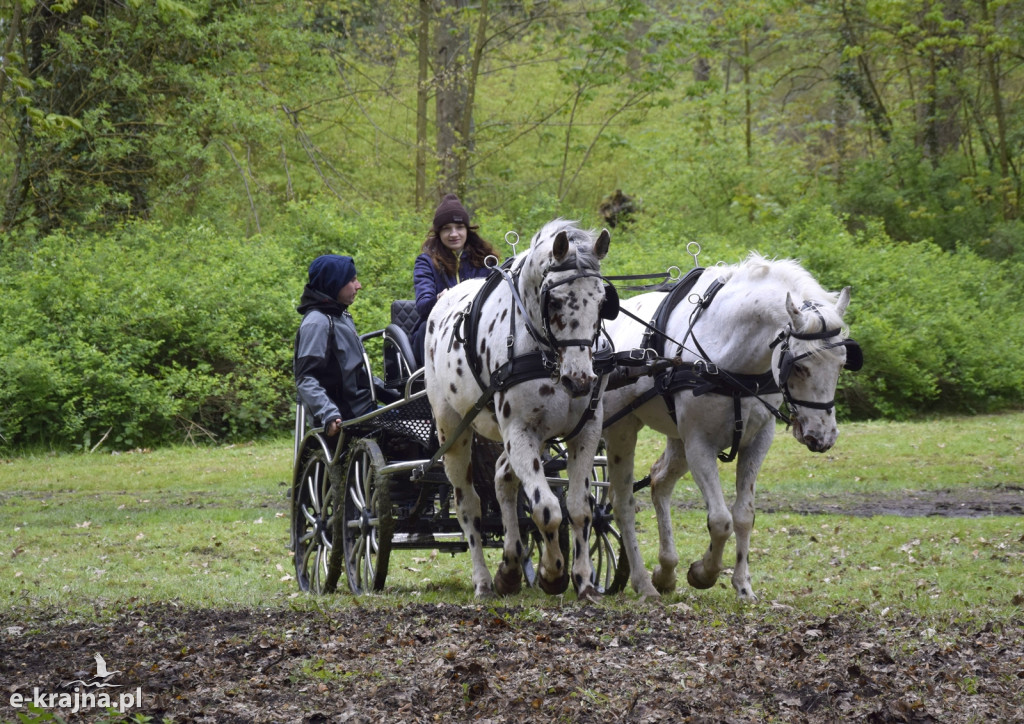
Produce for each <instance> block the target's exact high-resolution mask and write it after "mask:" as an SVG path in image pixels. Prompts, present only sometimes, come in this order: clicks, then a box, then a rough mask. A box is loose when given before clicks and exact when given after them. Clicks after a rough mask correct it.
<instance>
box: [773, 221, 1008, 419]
mask: <svg viewBox="0 0 1024 724" xmlns="http://www.w3.org/2000/svg"><path fill="white" fill-rule="evenodd" d="M787 221H788V222H789V223H788V225H787V226H786V227H785V228H780V232H781V234H783V235H784V236H785V237H787V238H788V239H791V241H790V242H786V241H781V240H780V243H779V247H780V248H785V249H787V252H786V253H789V254H792V255H794V256H796V257H798V258H800V259H802V260H803V262H804V264H805V266H806V267H807V268H808V269H810V270H811V271H812V273H814V274H815V275H816V276H817V277H818V279H819V281H822V282H823V284H824V285H825V286H826V287H827V288H831V289H839V288H840V287H842V286H846V285H851V286H852V287H853V297H852V300H851V302H850V308H849V311H848V313H847V321H848V322H849V325H850V327H851V330H852V336H853V337H854V338H855V339H857V341H858V342H859V343H860V344H861V346H862V348H863V349H864V358H865V365H864V369H863V370H861V371H860V372H857V373H856V374H852V375H851V374H848V375H844V379H843V380H842V382H841V387H842V393H843V397H844V398H845V403H846V404H845V405H843V407H844V408H845V409H847V410H848V411H849V413H850V414H851V415H852V416H855V417H878V416H881V417H891V418H897V419H901V418H907V417H911V416H913V415H918V414H922V413H932V412H939V411H941V412H950V411H957V412H960V413H972V412H983V411H991V410H1000V409H1007V408H1013V407H1017V406H1019V405H1021V404H1022V403H1024V349H1022V348H1021V346H1020V343H1019V340H1020V339H1024V301H1022V299H1021V296H1020V294H1019V291H1018V289H1019V281H1018V280H1019V278H1020V273H1021V270H1020V267H1019V266H1017V265H1012V264H1008V263H996V262H992V261H989V260H986V259H983V258H980V257H979V256H978V255H976V254H974V253H973V252H971V251H969V250H967V249H958V250H956V251H954V252H952V253H945V252H943V251H942V250H941V249H939V248H938V247H937V246H935V245H934V244H931V243H928V242H919V243H914V244H893V243H892V241H891V240H890V239H889V238H888V237H887V236H886V234H885V232H884V231H883V230H881V229H880V228H878V227H877V226H871V227H869V228H867V229H865V230H864V231H862V232H861V233H859V234H857V235H853V234H850V233H848V232H846V231H845V230H844V229H843V227H842V226H841V223H840V220H839V219H837V218H835V217H833V216H831V215H830V214H827V213H820V212H810V213H809V214H806V215H805V213H804V212H802V211H795V212H794V213H792V214H790V215H789V217H788V219H787Z"/></svg>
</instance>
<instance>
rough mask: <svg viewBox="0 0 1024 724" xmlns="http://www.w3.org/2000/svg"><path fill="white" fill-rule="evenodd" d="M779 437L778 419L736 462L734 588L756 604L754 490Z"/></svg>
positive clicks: (770, 424) (745, 601)
mask: <svg viewBox="0 0 1024 724" xmlns="http://www.w3.org/2000/svg"><path fill="white" fill-rule="evenodd" d="M774 437H775V424H774V420H773V421H771V422H770V423H769V424H766V425H764V427H762V428H761V429H760V430H758V431H757V433H756V434H755V435H754V437H753V440H751V442H750V443H749V444H748V445H746V446H745V447H743V448H742V449H741V450H740V453H739V456H738V458H737V461H736V502H735V503H734V504H733V506H732V522H733V527H734V528H735V529H736V567H735V568H734V569H733V573H732V587H733V589H735V591H736V595H737V596H738V597H739V599H740V601H742V602H744V603H756V602H757V594H756V593H755V592H754V586H753V585H752V584H751V580H750V534H751V532H752V531H753V529H754V516H755V514H754V492H755V488H756V484H757V474H758V473H759V472H760V470H761V463H762V462H764V459H765V456H766V455H767V454H768V448H769V447H771V444H772V439H773V438H774Z"/></svg>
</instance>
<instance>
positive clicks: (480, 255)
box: [420, 226, 501, 277]
mask: <svg viewBox="0 0 1024 724" xmlns="http://www.w3.org/2000/svg"><path fill="white" fill-rule="evenodd" d="M477 228H478V227H476V226H467V227H466V245H465V246H464V247H463V248H462V255H463V256H465V257H467V258H468V259H469V263H470V264H472V265H473V266H475V267H477V268H481V267H483V266H484V259H486V258H487V257H488V256H493V257H495V258H497V259H499V260H500V259H501V256H500V255H499V254H498V252H497V251H496V250H495V248H494V247H493V246H491V244H490V242H488V241H486V240H485V239H483V237H481V236H480V234H478V233H477ZM420 251H421V252H422V253H424V254H429V255H430V260H431V261H432V262H433V263H434V267H435V268H437V269H439V270H441V271H443V272H444V273H445V274H447V275H448V276H450V277H453V276H455V272H456V271H457V270H456V268H455V266H456V264H457V263H458V257H456V256H455V255H454V254H452V253H451V250H450V249H449V248H448V247H447V246H445V245H444V242H442V241H441V237H440V235H439V234H438V232H437V230H436V229H431V230H430V232H429V233H428V234H427V239H426V241H424V242H423V246H422V247H421V248H420Z"/></svg>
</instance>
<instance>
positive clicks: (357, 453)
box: [289, 300, 629, 595]
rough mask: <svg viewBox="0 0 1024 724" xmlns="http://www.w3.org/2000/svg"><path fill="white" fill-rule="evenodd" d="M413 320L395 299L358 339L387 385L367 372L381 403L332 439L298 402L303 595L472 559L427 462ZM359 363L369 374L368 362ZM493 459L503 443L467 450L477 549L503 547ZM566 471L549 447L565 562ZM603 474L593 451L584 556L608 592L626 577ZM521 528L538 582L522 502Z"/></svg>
mask: <svg viewBox="0 0 1024 724" xmlns="http://www.w3.org/2000/svg"><path fill="white" fill-rule="evenodd" d="M414 314H415V312H414V311H413V310H412V302H411V301H409V300H399V301H396V302H394V303H393V304H392V309H391V315H392V323H391V324H389V325H388V326H387V327H386V328H384V329H382V330H377V331H374V332H369V333H367V334H364V335H362V340H363V342H364V346H365V343H366V342H368V341H369V340H371V339H375V338H380V339H381V342H382V357H383V372H384V378H383V379H380V378H376V377H374V376H373V375H372V374H371V378H372V379H374V380H375V390H374V394H375V397H376V398H377V400H378V401H379V402H386V404H384V405H383V406H382V407H378V408H377V409H375V410H373V411H372V412H370V413H369V414H367V415H365V416H363V417H360V418H356V419H353V420H348V421H345V422H343V423H342V426H341V430H340V432H339V433H338V435H337V439H332V438H328V437H327V436H326V435H325V433H324V428H322V427H315V426H314V425H313V424H311V420H312V417H311V416H310V415H309V414H308V412H307V411H306V410H305V408H304V407H303V405H302V404H301V403H299V404H297V405H296V415H295V438H294V439H295V447H294V458H293V473H292V482H291V485H290V488H289V503H290V506H289V507H290V511H291V520H290V532H291V543H290V546H291V549H292V551H293V558H294V563H295V576H296V579H297V581H298V584H299V588H300V589H301V590H303V591H310V592H313V593H331V592H333V591H335V590H336V589H337V587H338V585H339V583H340V581H341V577H342V574H344V576H345V579H346V580H347V583H348V588H349V590H350V591H351V592H352V593H354V594H357V595H359V594H365V593H369V592H371V591H372V592H379V591H382V590H384V587H385V584H386V580H387V575H388V569H389V565H390V558H391V553H392V551H397V550H422V549H426V550H437V551H439V552H446V553H451V554H453V555H454V554H455V553H458V552H462V551H466V550H468V544H467V542H466V540H465V538H464V536H463V532H462V528H461V526H460V525H459V522H458V519H457V517H456V515H455V504H454V501H453V499H452V491H453V486H452V485H451V483H450V482H449V481H448V479H447V477H446V476H445V473H444V469H443V467H442V465H441V463H440V461H436V460H434V461H433V464H431V463H432V458H435V457H436V453H437V452H438V451H439V444H438V440H437V434H436V431H435V427H434V419H433V413H432V411H431V409H430V404H429V402H428V400H427V397H426V390H425V389H424V385H423V371H422V369H420V370H416V371H413V368H414V366H413V365H412V364H411V360H412V359H413V356H412V350H411V346H410V345H409V341H408V335H409V331H410V322H411V320H412V319H414ZM364 364H365V365H366V367H367V369H368V370H371V371H372V370H373V367H372V365H371V364H370V360H369V357H368V356H364ZM500 452H501V443H500V442H498V443H494V442H491V441H488V440H483V439H481V438H477V439H476V440H475V441H474V453H473V454H474V470H475V471H477V472H476V480H475V482H474V485H475V487H476V490H477V493H478V494H479V495H480V497H481V505H482V508H483V519H482V531H483V538H484V545H485V547H489V548H500V547H501V544H502V538H503V533H504V531H503V527H502V522H501V512H500V509H499V507H498V502H497V499H496V497H495V493H494V465H495V462H496V460H497V458H498V456H499V454H500ZM565 468H566V452H565V449H564V447H563V446H562V445H561V443H560V442H559V441H557V440H553V441H550V442H549V444H548V450H547V454H546V455H545V472H546V474H547V477H548V482H549V484H550V485H552V488H553V489H554V490H556V492H558V493H559V497H560V498H561V499H562V503H563V516H562V520H563V524H562V527H561V529H560V534H559V543H560V545H561V546H562V552H563V554H564V555H566V556H567V555H568V551H569V547H570V546H569V537H570V536H569V531H568V515H567V514H566V513H565V510H564V498H565V492H566V487H567V485H568V480H567V478H566V477H563V475H564V471H565ZM606 472H607V459H606V458H605V457H604V456H603V455H601V454H599V455H598V456H597V457H595V459H594V465H593V474H592V476H591V487H590V489H591V502H592V505H593V509H594V514H593V527H592V533H591V545H590V547H591V551H590V553H591V556H592V559H593V562H594V583H595V585H596V586H597V588H598V590H599V591H602V592H604V593H616V592H618V591H621V590H622V589H623V588H625V586H626V584H627V582H628V580H629V564H628V562H627V560H626V556H625V551H624V550H623V548H622V539H621V537H620V536H619V534H618V531H617V530H616V529H615V526H614V518H613V514H612V509H611V502H610V499H609V491H608V481H607V474H606ZM519 524H520V534H521V535H522V537H523V539H524V540H526V541H529V542H530V545H529V550H528V553H527V555H526V556H525V557H524V572H525V575H526V579H527V583H528V584H530V585H534V583H535V578H536V573H535V569H534V565H533V556H534V554H535V552H536V551H538V550H539V548H540V536H539V532H538V530H537V529H536V527H535V526H534V525H533V521H532V518H531V511H530V506H529V503H528V501H527V500H526V497H525V496H524V495H522V493H521V494H520V501H519Z"/></svg>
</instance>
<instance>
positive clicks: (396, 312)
mask: <svg viewBox="0 0 1024 724" xmlns="http://www.w3.org/2000/svg"><path fill="white" fill-rule="evenodd" d="M418 320H419V314H418V313H417V312H416V301H415V300H414V299H396V300H395V301H393V302H392V303H391V323H390V324H389V325H388V326H387V327H385V328H384V386H385V387H387V388H390V389H401V388H403V387H405V383H406V382H407V381H408V379H409V376H410V375H411V374H412V373H413V372H415V371H416V369H417V366H416V355H415V354H413V351H412V343H411V342H410V341H409V340H410V337H411V336H412V330H413V327H415V326H416V322H417V321H418Z"/></svg>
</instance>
